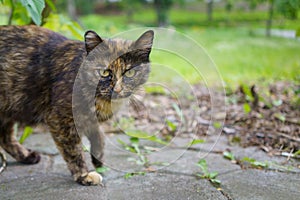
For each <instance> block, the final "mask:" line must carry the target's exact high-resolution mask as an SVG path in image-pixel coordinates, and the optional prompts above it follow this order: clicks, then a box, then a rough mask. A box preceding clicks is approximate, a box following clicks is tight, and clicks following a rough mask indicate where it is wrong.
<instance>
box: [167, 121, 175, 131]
mask: <svg viewBox="0 0 300 200" xmlns="http://www.w3.org/2000/svg"><path fill="white" fill-rule="evenodd" d="M166 122H167V125H168V127H169V128H170V129H171V131H176V129H177V126H176V124H174V123H173V122H171V121H170V120H166Z"/></svg>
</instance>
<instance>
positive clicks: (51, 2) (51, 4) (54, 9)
mask: <svg viewBox="0 0 300 200" xmlns="http://www.w3.org/2000/svg"><path fill="white" fill-rule="evenodd" d="M45 2H46V4H47V5H48V6H49V7H50V8H51V10H52V11H53V12H56V7H55V5H54V3H53V1H52V0H45Z"/></svg>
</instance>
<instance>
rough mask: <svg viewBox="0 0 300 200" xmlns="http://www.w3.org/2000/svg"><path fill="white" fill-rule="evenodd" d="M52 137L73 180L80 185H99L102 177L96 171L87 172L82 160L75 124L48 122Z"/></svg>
mask: <svg viewBox="0 0 300 200" xmlns="http://www.w3.org/2000/svg"><path fill="white" fill-rule="evenodd" d="M49 126H50V130H51V134H52V137H53V139H54V141H55V143H56V146H57V147H58V149H59V151H60V153H61V154H62V156H63V158H64V160H65V161H66V163H67V165H68V168H69V170H70V171H71V173H72V175H73V177H74V180H75V181H77V182H78V183H80V184H82V185H101V183H102V177H101V175H100V174H98V173H97V172H88V169H87V166H86V163H85V161H84V155H83V149H82V143H81V137H80V135H78V133H77V131H76V128H75V126H71V127H70V126H65V125H60V126H58V124H56V125H54V124H50V125H49Z"/></svg>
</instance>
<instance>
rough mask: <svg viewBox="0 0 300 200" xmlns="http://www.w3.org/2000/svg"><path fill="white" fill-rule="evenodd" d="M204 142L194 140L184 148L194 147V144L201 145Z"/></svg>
mask: <svg viewBox="0 0 300 200" xmlns="http://www.w3.org/2000/svg"><path fill="white" fill-rule="evenodd" d="M204 142H205V140H202V139H194V140H192V141H191V142H189V143H188V144H187V145H186V146H188V147H190V146H192V145H195V144H202V143H204Z"/></svg>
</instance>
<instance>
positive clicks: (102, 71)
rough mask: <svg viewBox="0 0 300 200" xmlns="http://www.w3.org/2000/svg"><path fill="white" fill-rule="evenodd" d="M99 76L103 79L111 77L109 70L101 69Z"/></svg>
mask: <svg viewBox="0 0 300 200" xmlns="http://www.w3.org/2000/svg"><path fill="white" fill-rule="evenodd" d="M99 74H100V76H102V77H108V76H109V75H110V73H109V71H108V70H104V69H100V70H99Z"/></svg>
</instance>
